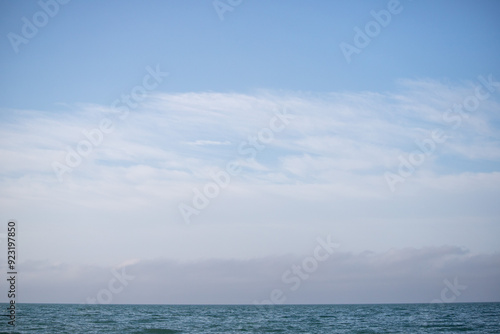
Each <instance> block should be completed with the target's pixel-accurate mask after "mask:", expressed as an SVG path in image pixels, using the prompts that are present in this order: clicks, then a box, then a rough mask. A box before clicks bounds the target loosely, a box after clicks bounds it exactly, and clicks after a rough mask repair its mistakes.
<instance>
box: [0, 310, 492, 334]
mask: <svg viewBox="0 0 500 334" xmlns="http://www.w3.org/2000/svg"><path fill="white" fill-rule="evenodd" d="M7 305H8V304H2V308H3V309H4V310H6V308H7ZM6 313H7V311H4V312H2V314H6ZM0 318H4V319H0V321H2V323H1V324H0V332H1V333H38V334H44V333H71V334H74V333H121V334H123V333H144V334H146V333H162V334H166V333H168V334H170V333H315V334H316V333H360V334H361V333H381V334H382V333H384V334H386V333H413V334H417V333H478V334H479V333H481V334H484V333H500V303H463V304H462V303H460V304H458V303H457V304H446V303H443V304H380V305H374V304H370V305H270V306H254V305H99V304H96V305H88V304H85V305H81V304H17V307H16V326H15V327H13V326H11V325H9V324H8V321H9V317H8V316H1V317H0Z"/></svg>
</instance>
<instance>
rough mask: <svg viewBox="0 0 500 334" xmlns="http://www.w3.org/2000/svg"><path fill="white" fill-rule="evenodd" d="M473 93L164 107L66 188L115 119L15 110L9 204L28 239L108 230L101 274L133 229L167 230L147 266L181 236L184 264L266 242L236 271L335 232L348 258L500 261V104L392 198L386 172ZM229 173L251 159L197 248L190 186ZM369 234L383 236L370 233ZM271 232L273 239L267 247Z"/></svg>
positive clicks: (2, 138) (217, 205) (214, 209)
mask: <svg viewBox="0 0 500 334" xmlns="http://www.w3.org/2000/svg"><path fill="white" fill-rule="evenodd" d="M475 85H476V83H475V82H464V83H453V84H450V83H446V82H438V81H432V80H413V81H408V80H407V81H402V82H401V86H400V88H399V89H397V90H396V91H393V92H387V93H374V92H334V93H325V94H313V93H304V92H302V93H296V92H295V93H294V92H288V93H277V92H269V91H261V92H257V93H254V94H234V93H179V94H166V93H158V94H154V95H151V96H149V97H148V98H147V99H145V100H144V101H142V102H141V104H139V105H138V106H137V108H135V109H134V110H133V111H131V112H130V114H129V116H128V117H127V119H126V120H125V121H123V122H121V123H117V126H116V129H115V130H114V131H113V133H111V134H109V135H106V136H105V137H104V138H103V142H102V144H101V145H100V146H99V147H98V148H96V149H95V150H94V151H93V152H92V154H89V155H88V156H86V157H85V159H83V162H82V164H81V165H80V166H79V167H78V168H75V169H74V170H73V171H72V172H71V173H67V174H65V175H64V182H62V183H59V182H58V180H57V177H56V176H55V175H54V171H53V170H52V166H51V163H52V162H53V161H62V160H63V159H64V158H65V155H66V154H67V152H68V151H67V150H68V147H74V145H75V144H76V143H78V142H79V141H80V140H82V139H85V135H84V134H83V133H82V131H90V130H91V129H93V128H95V127H96V126H97V125H98V124H99V121H100V119H102V118H103V117H113V116H111V115H113V110H112V109H111V108H109V107H107V106H98V105H88V104H86V105H84V104H81V105H76V106H74V110H72V111H71V112H64V113H61V114H59V113H55V112H54V113H52V112H41V111H33V110H31V111H10V113H11V114H10V116H9V117H8V120H6V121H5V122H3V123H2V124H1V125H0V129H1V131H0V154H1V156H2V161H8V162H9V163H4V164H0V174H1V175H2V178H1V180H0V186H1V188H0V189H1V190H0V203H1V206H2V208H7V207H9V208H11V211H12V210H15V212H16V213H18V217H16V218H18V219H20V220H22V219H24V220H25V221H28V222H29V224H31V225H32V227H36V226H37V224H39V225H40V226H47V224H48V225H49V226H57V225H58V224H59V225H60V224H66V223H67V224H75V225H77V226H80V224H81V226H89V225H92V226H94V224H95V226H96V227H97V226H100V227H99V228H100V229H101V233H103V235H104V236H108V237H109V238H108V239H107V240H108V242H109V243H110V244H111V245H114V246H116V247H118V249H120V251H119V252H118V253H117V254H118V255H112V254H109V255H106V257H105V258H106V260H105V261H107V262H109V261H111V260H112V259H116V258H117V257H120V256H121V255H119V254H121V253H120V252H122V251H123V252H124V254H125V253H127V252H129V250H126V249H125V248H126V246H125V244H126V242H125V241H123V242H122V241H120V240H115V239H114V238H112V237H111V236H113V235H116V229H120V235H121V236H122V238H123V239H124V240H128V241H129V242H130V241H131V240H132V239H133V238H134V234H133V233H132V232H131V231H132V230H131V231H130V233H129V231H128V230H127V229H124V228H123V227H121V226H128V227H130V226H134V224H136V222H137V221H138V220H141V221H143V224H145V226H147V227H148V228H153V229H155V231H161V232H159V233H158V235H155V236H153V237H152V239H151V240H150V241H149V244H148V245H145V246H144V249H143V250H139V251H138V252H140V253H141V256H140V257H141V258H147V257H148V256H150V255H148V254H153V253H154V250H153V249H154V248H155V247H159V249H160V250H161V252H171V251H174V249H175V247H181V248H182V247H183V246H182V242H181V240H182V238H180V237H179V236H180V235H182V236H183V237H184V238H189V237H192V238H193V239H194V240H196V243H194V244H193V246H192V247H191V248H190V249H188V250H186V252H184V253H183V254H180V255H179V256H180V257H181V258H190V259H192V258H196V257H197V256H199V254H205V255H206V256H218V255H220V254H222V253H224V252H225V251H227V248H225V247H229V246H230V245H233V244H238V243H241V244H246V243H252V242H258V241H259V240H261V239H262V238H264V239H266V240H269V242H268V243H267V244H263V245H262V247H261V249H259V250H257V249H255V248H252V247H250V248H249V249H248V250H247V251H245V250H244V249H237V250H236V251H235V252H236V253H237V254H238V256H240V257H245V256H261V255H262V254H265V253H266V252H267V253H268V254H283V253H286V252H287V251H293V250H292V249H293V248H294V247H295V246H294V245H293V244H289V243H285V242H283V241H280V240H278V239H280V238H284V237H285V236H286V237H287V238H289V239H290V240H295V241H298V240H300V236H304V235H307V236H311V235H316V234H317V231H323V230H324V229H325V227H327V226H331V225H332V224H334V225H335V227H336V230H338V231H339V233H340V234H341V237H342V240H341V243H342V244H343V245H346V247H347V249H355V250H362V249H378V250H383V249H385V248H387V247H390V246H402V245H403V244H407V245H410V246H416V247H420V246H425V245H439V244H457V245H465V246H468V247H470V248H473V249H476V248H477V249H479V250H489V251H491V250H495V249H498V246H496V241H495V240H494V238H493V237H492V235H493V234H494V232H495V231H497V230H498V228H499V227H498V226H497V225H498V224H495V223H494V222H495V221H497V220H498V214H499V211H498V205H497V204H496V203H495V200H494V199H496V198H498V196H499V195H500V190H499V189H500V187H498V185H499V184H500V178H499V176H498V175H499V171H498V163H499V159H500V158H499V156H500V154H499V151H500V141H499V138H498V133H499V132H498V124H499V123H498V116H497V115H498V110H500V104H499V103H498V96H497V95H495V94H496V93H495V94H493V93H492V94H491V97H490V98H489V99H487V100H485V101H483V102H481V104H480V106H479V107H478V108H477V110H476V111H474V113H471V114H470V115H469V118H467V119H464V120H463V124H462V125H461V127H460V128H459V129H456V130H454V131H450V132H449V136H451V138H450V139H448V140H447V141H446V142H445V143H444V144H442V145H440V146H439V147H438V148H436V151H435V153H433V154H432V156H430V157H429V158H428V159H427V160H426V161H425V164H423V165H422V166H420V167H419V169H418V170H417V171H416V172H415V173H414V175H412V177H411V178H409V179H408V180H407V181H406V182H405V183H404V185H402V186H401V187H400V188H399V190H398V192H397V193H395V194H393V193H391V192H390V191H388V187H387V184H386V181H385V179H384V173H385V172H386V171H387V170H388V169H394V168H397V167H398V163H399V161H398V156H399V155H401V154H410V153H411V152H412V151H414V150H415V149H416V148H417V146H416V144H415V141H416V140H422V139H424V138H426V136H428V135H429V133H430V132H431V131H432V130H434V129H435V128H440V127H447V126H449V124H447V123H446V121H444V120H443V118H442V114H443V112H445V111H446V110H447V108H450V107H452V106H453V104H454V103H459V102H461V101H463V99H464V96H468V95H469V94H470V92H471V91H472V92H474V89H475ZM281 108H287V110H290V112H291V113H293V115H294V117H295V118H294V120H293V122H290V124H289V125H287V127H286V130H285V131H282V132H280V133H279V134H277V135H275V137H274V140H273V141H272V142H270V143H269V144H267V145H266V146H265V149H263V150H262V151H260V152H259V154H258V156H257V157H256V158H255V159H254V160H252V161H248V160H247V159H244V157H243V158H242V156H241V154H240V153H239V152H238V145H239V144H240V143H241V142H243V141H247V140H248V138H249V136H254V135H255V134H256V133H257V132H258V131H259V130H260V129H262V128H263V127H266V126H268V125H269V119H270V118H271V117H273V115H275V113H276V111H277V110H280V109H281ZM231 160H239V161H241V166H242V171H241V173H240V174H239V175H238V176H237V177H235V178H234V180H233V181H232V182H231V185H230V186H229V187H228V188H227V189H225V190H224V193H222V194H221V196H220V197H218V198H217V199H216V200H214V201H213V203H212V204H211V205H210V208H208V209H207V212H206V215H205V214H204V215H203V217H202V216H201V215H200V220H199V223H200V224H199V225H200V226H199V227H195V228H193V229H192V230H190V231H189V234H187V232H185V231H184V230H183V228H184V227H179V226H178V225H181V224H182V219H181V217H180V216H179V213H178V211H177V204H178V203H179V202H180V201H189V200H190V199H191V198H192V196H193V193H192V189H193V188H194V187H200V186H203V184H205V183H206V182H207V181H210V180H211V179H210V172H211V171H213V170H214V169H215V170H217V169H219V170H220V169H223V168H224V166H225V165H226V163H227V162H229V161H231ZM444 198H446V201H443V199H444ZM27 207H29V208H30V210H26V209H25V208H27ZM41 212H43V215H42V214H40V213H41ZM61 217H64V218H61ZM8 218H9V217H7V218H6V219H8ZM70 222H71V223H70ZM374 222H377V224H379V226H384V228H383V229H379V230H376V229H375V228H374ZM201 225H203V226H201ZM234 226H238V227H239V228H240V229H241V231H245V233H246V236H244V235H242V234H241V233H240V232H238V231H237V230H236V229H235V228H233V227H234ZM271 226H272V227H271ZM289 226H294V227H295V228H294V229H291V230H290V229H288V227H289ZM424 226H425V227H424ZM433 226H435V227H436V228H434V227H433ZM480 226H481V228H479V227H480ZM451 227H452V229H451V230H453V233H451V234H450V233H448V232H446V231H450V228H451ZM273 228H275V230H273V231H274V232H273V233H276V235H275V236H273V237H269V233H270V232H269V231H270V229H273ZM59 231H61V232H57V230H56V232H54V233H55V234H54V235H53V236H47V237H48V238H50V239H51V240H52V241H53V242H54V245H61V243H63V241H61V240H60V239H61V237H62V236H63V234H62V230H61V229H59ZM221 231H222V232H221ZM359 231H370V232H367V233H369V234H371V235H372V236H373V237H372V238H367V237H366V238H365V237H363V236H360V234H359ZM384 231H386V232H384ZM387 231H390V233H389V232H387ZM437 231H441V232H442V233H438V232H437ZM82 233H83V234H85V235H86V234H87V232H86V231H85V230H84V229H82ZM160 236H166V238H169V243H170V244H168V245H167V244H166V243H165V242H162V238H161V237H160ZM89 238H91V236H89ZM207 238H212V239H213V240H219V242H218V245H215V246H214V247H211V248H208V250H207V249H206V245H207V244H206V243H207V242H208V240H209V239H207ZM58 240H59V241H58ZM76 242H77V243H79V244H81V245H84V241H76ZM155 245H156V246H155ZM26 247H28V248H29V247H30V246H29V245H27V246H26ZM54 247H55V246H54ZM250 249H252V250H250ZM202 250H203V251H202ZM26 252H28V253H29V254H31V255H32V256H34V258H37V259H43V258H44V256H46V258H50V257H49V255H48V254H49V252H50V251H49V250H47V251H46V252H45V251H43V250H39V249H38V250H37V249H35V247H34V246H33V247H32V248H30V249H28V250H26ZM59 253H60V252H59ZM59 253H57V252H56V254H59ZM57 256H58V257H60V258H64V257H65V256H68V257H69V256H70V254H67V255H66V254H65V253H61V254H59V255H57ZM123 256H124V255H123ZM75 257H76V258H79V256H78V255H75ZM96 259H97V258H96ZM103 259H104V258H103ZM120 259H122V258H121V257H120ZM96 261H98V260H96Z"/></svg>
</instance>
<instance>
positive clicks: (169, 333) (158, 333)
mask: <svg viewBox="0 0 500 334" xmlns="http://www.w3.org/2000/svg"><path fill="white" fill-rule="evenodd" d="M140 333H148V334H149V333H152V334H174V333H182V331H178V330H176V329H166V328H146V329H143V330H142V332H140Z"/></svg>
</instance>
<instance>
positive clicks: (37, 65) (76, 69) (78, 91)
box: [0, 1, 500, 110]
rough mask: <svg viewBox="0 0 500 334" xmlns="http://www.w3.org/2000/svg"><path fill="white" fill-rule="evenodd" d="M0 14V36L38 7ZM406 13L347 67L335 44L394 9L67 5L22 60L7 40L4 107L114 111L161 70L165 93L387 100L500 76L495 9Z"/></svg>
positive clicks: (426, 6) (412, 5)
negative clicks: (427, 84) (395, 92)
mask: <svg viewBox="0 0 500 334" xmlns="http://www.w3.org/2000/svg"><path fill="white" fill-rule="evenodd" d="M1 6H2V7H3V8H2V11H1V12H2V13H1V14H0V15H2V16H1V29H2V31H3V32H4V35H6V34H7V33H8V32H14V33H19V32H20V31H21V27H22V21H21V18H22V17H23V16H26V17H31V16H32V15H33V14H34V13H36V12H37V11H38V10H40V6H39V5H38V4H37V3H36V2H35V1H26V2H23V3H22V4H18V3H17V2H14V1H4V2H2V5H1ZM401 7H402V8H403V10H402V12H401V13H399V14H397V15H394V16H393V17H392V21H391V23H390V24H389V25H388V26H387V27H385V28H383V30H382V32H381V33H380V34H379V35H378V36H377V37H375V38H374V40H373V41H372V42H371V43H370V45H369V46H368V47H367V48H366V49H363V51H362V52H361V53H360V54H359V55H355V56H354V57H353V62H352V63H351V64H349V66H347V65H346V61H345V59H344V57H343V55H342V53H341V52H340V48H339V43H341V42H342V41H344V42H349V43H352V39H353V37H354V31H353V28H354V27H355V26H358V27H364V25H365V24H366V23H367V22H369V21H370V20H372V17H371V16H370V11H371V10H375V11H379V10H381V9H385V8H387V1H376V2H373V1H370V2H369V1H359V2H354V3H350V2H346V1H345V2H337V1H316V2H314V3H313V4H310V3H307V2H304V1H287V2H286V3H285V2H272V3H269V2H268V1H252V2H246V1H244V2H242V3H241V4H240V5H239V6H237V7H235V9H234V10H233V11H232V12H231V11H228V12H226V13H225V14H224V21H220V19H219V17H218V16H217V13H216V11H215V9H214V7H213V5H212V3H211V2H210V1H205V2H203V4H200V2H199V1H151V2H148V5H147V6H142V5H140V3H139V2H136V1H127V2H125V3H122V2H117V1H107V2H106V3H104V4H102V3H101V2H98V1H86V2H78V1H71V2H69V3H68V4H66V5H61V8H60V9H59V12H58V13H57V15H56V16H55V17H54V18H51V19H50V21H49V22H48V24H47V25H46V26H44V27H42V28H41V29H40V30H39V32H38V34H37V35H36V36H35V37H34V38H33V39H32V40H30V42H29V43H28V44H26V45H24V44H22V45H20V48H19V54H16V53H14V52H13V50H12V47H11V46H10V45H9V44H10V43H9V41H8V39H7V38H3V40H2V45H3V46H2V48H1V51H0V52H1V54H0V57H1V59H2V65H1V66H2V67H1V73H2V78H3V80H2V87H1V88H2V89H1V91H2V93H1V94H2V95H1V98H2V101H3V105H4V106H5V107H10V108H43V109H44V110H52V109H53V108H57V103H75V102H91V103H100V104H108V103H110V101H111V100H112V99H114V96H116V95H117V94H120V93H121V92H122V91H123V90H126V89H127V88H128V84H131V83H135V81H136V80H137V79H138V78H139V77H140V76H141V75H142V73H141V70H142V69H143V68H144V67H145V66H147V65H150V64H157V63H159V64H161V65H162V67H163V68H165V69H166V70H167V71H169V72H170V73H171V78H170V80H169V81H168V83H165V85H163V86H162V88H161V90H163V91H168V92H191V91H217V92H235V91H236V92H253V91H254V90H256V89H273V90H292V91H297V90H299V91H300V90H305V91H320V92H330V91H349V90H369V91H377V92H381V91H386V90H389V89H393V88H394V85H395V82H394V81H395V79H399V78H405V79H419V78H428V77H431V78H434V79H442V80H466V79H471V78H474V77H475V76H477V75H478V74H479V73H492V74H493V75H494V76H495V77H498V76H500V73H498V68H497V66H496V63H497V62H496V60H497V59H498V57H499V56H500V47H499V45H500V43H498V41H499V40H500V32H499V31H500V29H498V16H497V13H498V11H499V5H498V4H497V3H496V2H495V1H479V2H477V3H475V2H470V1H439V2H435V3H433V2H429V1H401ZM66 13H67V14H66ZM61 14H62V15H61ZM214 14H215V15H214ZM27 96H29V98H26V97H27Z"/></svg>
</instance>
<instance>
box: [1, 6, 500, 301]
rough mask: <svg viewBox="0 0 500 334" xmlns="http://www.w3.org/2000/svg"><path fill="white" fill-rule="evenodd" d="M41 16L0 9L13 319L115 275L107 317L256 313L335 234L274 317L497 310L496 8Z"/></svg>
mask: <svg viewBox="0 0 500 334" xmlns="http://www.w3.org/2000/svg"><path fill="white" fill-rule="evenodd" d="M54 1H55V0H54ZM61 2H63V1H61ZM41 3H42V5H40V3H38V2H36V1H24V2H16V1H3V2H2V3H1V4H0V6H1V10H0V35H1V36H3V38H2V39H1V42H0V43H1V44H0V59H1V62H0V115H1V116H0V117H1V118H0V120H1V122H0V158H1V161H2V164H1V166H0V189H1V190H0V212H1V213H0V217H1V218H0V219H1V220H2V221H7V220H8V219H12V218H15V219H17V220H18V222H19V225H20V231H21V233H22V234H20V238H21V241H20V242H21V245H22V249H21V251H22V254H23V255H22V261H24V262H23V263H24V268H25V270H26V273H27V277H26V285H25V287H26V291H27V292H26V293H25V294H22V296H23V298H26V299H25V300H24V301H28V302H29V301H32V302H34V301H36V302H47V301H50V302H60V301H64V302H77V303H78V302H85V301H86V298H88V297H92V296H95V295H96V294H98V292H99V291H100V289H104V288H106V284H107V281H108V280H109V277H112V274H111V273H112V268H115V269H117V268H121V269H123V268H127V270H129V272H134V273H135V274H134V275H135V276H136V280H135V281H133V282H131V283H130V286H129V287H127V289H124V290H123V293H120V294H119V295H116V296H114V297H113V298H115V299H114V301H115V302H124V303H133V302H135V303H137V302H141V303H142V302H144V303H148V302H155V303H169V302H170V303H173V302H175V303H224V302H230V303H252V302H253V301H254V300H262V299H263V298H266V297H268V296H269V289H271V290H272V288H273V286H275V285H276V284H277V285H280V284H281V285H282V286H284V287H283V289H285V288H287V284H286V282H281V283H280V278H281V277H282V274H283V273H284V272H286V270H287V268H289V267H290V266H291V265H292V263H306V262H307V261H306V259H308V256H311V254H315V253H314V251H315V249H316V248H315V247H317V240H318V238H326V236H328V235H331V236H332V238H333V240H334V241H335V242H336V243H338V244H339V245H340V246H339V248H338V251H337V252H338V253H335V254H336V255H334V256H333V255H332V257H331V258H330V259H329V260H328V261H325V262H321V263H320V264H319V267H318V271H317V273H316V272H314V273H311V280H310V281H308V282H315V283H314V284H312V285H308V286H309V288H304V289H301V290H300V291H298V292H297V294H293V293H291V294H290V295H289V299H288V302H290V303H293V302H300V303H309V302H311V303H314V302H322V303H323V302H331V303H335V302H342V303H346V302H347V303H348V302H356V303H362V302H426V301H430V300H432V299H435V298H439V293H440V291H441V289H442V288H443V280H445V279H448V280H453V279H454V277H457V276H458V277H459V279H460V281H461V282H464V284H466V285H467V286H468V287H469V288H468V290H467V291H466V292H464V295H463V296H462V297H461V298H462V299H461V300H460V301H484V300H488V301H491V300H497V301H498V300H500V291H499V290H498V287H497V286H498V284H497V282H498V279H499V278H500V272H499V271H498V269H497V268H500V266H499V265H498V264H499V263H500V262H499V261H500V259H499V252H500V248H499V244H498V240H497V239H498V235H500V224H499V223H500V211H499V209H498V204H497V201H498V198H499V195H500V191H499V189H500V187H499V186H500V132H499V130H500V129H499V126H500V119H499V111H500V99H499V97H500V83H499V80H500V67H499V65H498V59H499V56H500V29H499V28H500V23H499V22H500V20H499V18H500V4H499V3H498V2H497V1H439V2H435V1H416V0H415V1H408V0H402V1H400V2H397V1H394V0H391V1H343V2H340V1H286V2H285V1H282V2H278V1H273V2H271V1H263V0H260V1H244V0H243V1H241V2H238V1H237V0H233V1H224V2H223V3H224V4H226V6H229V3H232V4H233V5H232V6H231V8H232V10H229V11H226V12H224V13H223V14H222V17H223V20H222V19H221V17H220V15H219V14H220V13H218V12H217V9H216V8H215V7H214V5H213V2H212V1H148V2H143V1H106V2H102V1H77V0H72V1H69V2H67V3H65V4H63V3H57V6H58V7H57V8H56V7H55V5H54V4H56V2H53V1H49V0H48V1H45V2H44V1H42V2H41ZM44 4H50V6H49V8H50V9H49V11H52V12H53V13H52V14H53V15H52V16H50V17H49V15H47V14H43V13H44V12H43V9H42V8H43V7H46V5H44ZM219 4H220V3H219ZM391 8H392V9H391ZM394 8H396V10H394ZM391 11H392V14H391V16H390V19H389V20H388V21H387V24H385V26H381V25H378V27H379V28H378V29H379V31H377V32H376V33H374V32H370V31H369V30H368V31H367V29H369V28H367V27H369V26H370V24H371V25H372V26H373V24H375V25H377V23H373V22H375V21H374V20H375V18H374V17H373V14H372V12H375V13H379V14H378V15H383V14H380V13H391ZM40 13H41V14H40ZM43 15H45V17H46V18H47V22H46V24H40V27H38V31H37V32H36V33H33V36H30V37H27V36H24V37H23V34H25V33H26V28H23V25H25V24H26V20H28V21H29V22H33V20H34V17H35V20H36V19H37V18H38V19H43V17H44V16H43ZM25 18H26V19H25ZM30 24H31V23H30ZM358 28H359V29H361V31H364V34H368V35H372V37H371V38H370V42H369V44H368V45H367V46H366V47H359V45H358V49H359V50H358V51H359V52H358V53H355V54H352V57H350V59H349V60H350V61H348V59H346V57H345V56H344V54H343V52H342V49H341V45H343V44H342V43H348V44H350V45H353V46H356V43H357V42H356V40H357V39H356V38H358V37H356V35H355V34H357V33H356V31H358V30H357V29H358ZM14 34H15V35H18V37H16V38H26V40H25V41H26V43H21V44H15V43H14V44H13V43H12V42H11V40H12V38H13V37H12V36H14ZM9 36H10V37H9ZM228 166H230V167H228ZM214 175H215V176H214ZM0 233H4V231H0ZM0 236H1V235H0ZM0 242H3V240H2V239H0ZM20 247H21V246H20ZM303 261H305V262H303ZM270 263H274V264H275V265H270ZM399 265H401V268H403V269H401V270H399V271H398V266H399ZM356 268H357V269H356ZM412 268H425V270H423V271H422V272H421V273H418V272H415V271H414V270H413V269H412ZM471 268H475V269H474V271H475V272H476V271H477V272H476V273H477V275H476V276H474V275H469V274H467V273H468V272H470V271H471ZM492 268H493V269H492ZM340 269H341V270H343V271H344V272H343V275H344V276H342V275H341V276H339V274H338V272H339V270H340ZM172 271H179V272H183V273H185V275H186V277H182V275H180V276H179V275H178V276H175V277H172V278H171V280H170V281H169V277H168V276H169V274H168V273H169V272H172ZM223 273H224V274H223ZM242 273H246V275H244V276H242V275H243V274H242ZM226 274H227V276H224V275H226ZM110 275H111V276H110ZM203 275H208V276H209V277H210V279H208V280H203V279H202V278H199V279H198V280H197V279H195V278H193V277H203ZM384 275H386V276H384ZM419 275H420V276H419ZM56 277H57V279H55V278H56ZM187 277H189V282H190V284H191V285H193V286H197V291H196V292H190V291H189V290H187V289H186V288H182V282H183V280H184V279H187ZM345 277H350V279H352V281H353V282H358V283H359V284H363V285H364V286H366V284H367V282H370V289H372V290H377V289H382V288H384V289H386V287H385V285H384V283H383V282H382V281H381V277H385V278H386V279H387V280H389V281H391V282H392V283H391V286H394V287H395V289H394V291H392V292H391V291H390V289H389V290H387V291H386V290H384V291H386V292H385V293H384V294H383V296H382V297H380V296H379V297H377V296H375V295H370V293H369V292H368V290H367V291H365V292H364V293H356V291H359V286H356V284H354V283H353V284H352V285H349V286H348V287H346V286H343V285H342V280H343V279H344V278H345ZM478 277H479V278H478ZM370 278H374V279H373V280H371V279H370ZM375 278H377V279H375ZM409 280H410V281H411V282H412V283H411V286H412V289H408V288H407V287H405V284H406V283H405V282H408V281H409ZM226 281H227V282H232V283H233V284H235V285H234V286H239V285H238V284H243V283H242V282H245V284H246V286H251V288H249V290H245V291H244V292H242V293H236V294H235V291H233V290H225V289H224V284H221V282H226ZM85 282H87V283H85ZM145 282H155V283H154V284H149V283H147V284H146V283H145ZM162 282H163V283H162ZM276 282H278V283H276ZM322 282H323V283H322ZM324 282H337V283H338V284H339V285H335V284H337V283H332V285H331V286H334V285H335V288H332V287H331V286H328V285H325V283H324ZM377 282H379V283H377ZM275 283H276V284H275ZM309 284H311V283H309ZM377 284H378V285H377ZM419 284H420V285H419ZM144 285H147V286H148V288H147V289H149V290H147V291H148V293H147V294H145V295H141V294H140V293H139V292H138V291H139V290H138V289H139V287H144ZM74 286H83V288H82V289H76V290H75V289H74ZM304 286H306V285H304ZM419 286H420V287H421V289H423V290H422V291H424V293H422V294H421V295H417V294H414V293H412V292H411V291H414V290H415V289H417V290H418V289H419ZM57 289H59V290H57ZM183 289H185V290H183ZM214 289H215V290H214ZM308 289H312V290H308ZM410 290H411V291H410ZM160 291H161V292H162V293H161V294H158V292H160ZM321 291H324V292H325V293H326V295H325V293H324V294H322V293H321ZM327 292H328V293H327ZM294 293H295V292H294ZM467 293H468V294H467ZM24 296H25V297H24ZM144 296H149V297H144ZM159 296H162V297H159ZM294 296H295V297H294ZM325 296H327V297H325ZM183 298H184V299H183Z"/></svg>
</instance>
